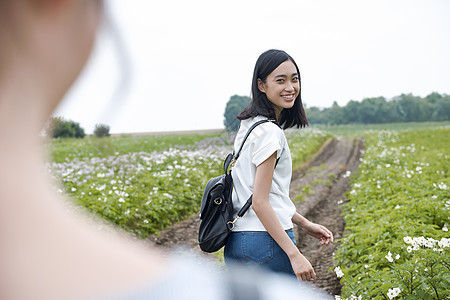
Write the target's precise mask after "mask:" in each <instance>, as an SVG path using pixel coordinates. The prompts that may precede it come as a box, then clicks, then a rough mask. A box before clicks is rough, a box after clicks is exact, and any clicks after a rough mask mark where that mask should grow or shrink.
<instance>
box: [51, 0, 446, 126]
mask: <svg viewBox="0 0 450 300" xmlns="http://www.w3.org/2000/svg"><path fill="white" fill-rule="evenodd" d="M107 5H108V15H109V17H110V19H112V21H113V23H114V24H115V26H116V27H117V29H116V32H118V33H119V34H120V35H121V37H122V44H121V45H122V47H124V48H125V51H126V56H125V59H126V60H127V61H128V62H126V63H125V66H126V67H125V68H123V67H121V63H120V62H121V59H122V58H123V56H120V55H117V52H118V51H117V49H118V48H120V47H117V46H116V44H115V43H114V42H113V36H112V35H111V34H110V32H111V31H113V28H111V27H108V28H109V30H108V29H106V30H103V31H102V32H101V34H100V38H99V40H98V43H97V45H96V47H95V49H94V52H93V54H92V57H91V59H90V61H89V63H88V65H87V67H86V68H85V70H84V71H83V73H82V76H80V78H79V80H78V81H77V82H76V84H75V85H74V86H73V88H72V89H71V90H70V91H69V93H68V95H67V96H66V98H65V100H64V101H63V103H62V104H61V105H60V107H59V108H58V109H57V111H56V112H55V115H57V116H63V117H65V118H66V119H69V120H73V121H76V122H79V123H80V124H81V126H82V127H83V128H85V130H86V132H87V133H91V132H92V131H93V129H94V126H95V124H97V123H106V124H108V125H110V126H111V132H112V133H130V132H149V131H174V130H196V129H215V128H223V113H224V110H225V105H226V103H227V101H228V100H229V98H230V97H231V96H232V95H235V94H238V95H245V96H249V94H250V85H251V79H252V73H253V67H254V64H255V62H256V60H257V58H258V56H259V55H260V54H261V53H262V52H264V51H265V50H268V49H271V48H275V49H282V50H285V51H286V52H288V53H289V54H290V55H291V56H292V57H293V58H294V59H295V60H296V62H297V64H298V66H299V68H300V72H301V75H302V89H303V90H302V97H303V102H304V103H305V104H306V105H307V106H320V107H329V106H331V105H332V103H333V101H337V102H338V103H339V104H340V105H345V104H346V103H347V102H348V101H350V100H357V101H361V100H362V99H364V98H367V97H377V96H384V97H386V98H388V99H389V98H392V97H394V96H398V95H400V94H402V93H413V94H414V95H418V96H422V97H424V96H426V95H428V94H429V93H431V92H433V91H436V92H438V93H445V94H450V1H447V0H367V1H363V0H340V1H336V0H316V1H306V0H291V1H283V0H279V1H275V0H270V1H266V0H256V1H250V0H247V1H246V0H240V1H237V0H226V1H225V0H222V1H213V0H190V1H186V0H172V1H170V0H169V1H145V0H141V1H139V0H127V1H123V0H107ZM121 76H122V77H121ZM121 78H122V79H121ZM123 78H125V80H124V79H123ZM121 84H122V85H126V88H125V89H121V88H119V86H120V85H121Z"/></svg>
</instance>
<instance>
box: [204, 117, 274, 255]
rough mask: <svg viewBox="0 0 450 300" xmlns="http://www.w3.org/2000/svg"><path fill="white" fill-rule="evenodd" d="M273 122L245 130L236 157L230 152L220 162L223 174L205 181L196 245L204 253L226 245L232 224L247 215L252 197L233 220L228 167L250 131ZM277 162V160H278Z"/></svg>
mask: <svg viewBox="0 0 450 300" xmlns="http://www.w3.org/2000/svg"><path fill="white" fill-rule="evenodd" d="M266 122H274V123H275V124H277V123H276V122H275V121H274V120H261V121H258V122H256V123H255V124H253V125H252V126H251V127H250V128H249V129H248V131H247V134H246V135H245V137H244V140H243V141H242V144H241V147H240V148H239V150H238V152H237V153H236V154H234V151H233V153H229V154H228V156H227V157H226V159H225V161H224V163H223V170H224V173H225V174H224V175H221V176H218V177H215V178H212V179H210V180H209V181H208V183H207V184H206V187H205V191H204V193H203V197H202V203H201V206H200V228H199V231H198V244H199V246H200V248H201V249H202V250H203V251H205V252H209V253H211V252H216V251H218V250H219V249H220V248H222V247H223V246H225V244H226V243H227V240H228V237H229V236H230V233H231V231H232V230H233V229H234V223H235V222H236V221H237V220H238V219H239V218H242V216H243V215H244V214H245V213H246V212H247V210H248V209H249V208H250V206H251V205H252V197H253V195H252V196H250V198H249V199H248V200H247V202H246V203H245V204H244V206H242V208H241V209H240V210H239V212H238V214H237V216H236V218H234V219H233V202H232V199H231V198H232V197H231V195H232V192H233V178H232V177H231V169H230V168H229V167H230V165H231V166H233V165H234V163H235V162H236V160H237V159H238V158H239V155H240V154H241V150H242V148H243V147H244V143H245V141H246V140H247V138H248V136H249V135H250V133H251V132H252V130H253V129H254V128H255V127H256V126H258V125H260V124H263V123H266ZM277 162H278V161H277Z"/></svg>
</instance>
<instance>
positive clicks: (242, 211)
mask: <svg viewBox="0 0 450 300" xmlns="http://www.w3.org/2000/svg"><path fill="white" fill-rule="evenodd" d="M266 122H273V123H275V124H276V125H277V126H278V127H280V126H279V125H278V123H277V122H276V121H275V120H271V119H267V120H261V121H258V122H256V123H255V124H253V125H252V126H251V127H250V128H249V130H248V131H247V134H246V135H245V137H244V140H243V142H242V144H241V147H240V148H239V151H238V152H237V154H236V156H234V155H233V157H234V160H237V159H238V157H239V154H240V153H241V150H242V148H243V147H244V143H245V141H246V140H247V138H248V136H249V135H250V133H251V132H252V130H253V129H255V127H256V126H258V125H260V124H263V123H266ZM280 128H281V127H280ZM227 160H228V157H227V159H225V161H227ZM279 160H280V158H277V161H276V162H275V167H274V169H275V168H276V167H277V165H278V161H279ZM230 161H231V160H230ZM229 163H230V162H228V165H229ZM228 165H227V168H226V169H225V173H226V170H227V169H228ZM252 201H253V194H252V195H251V196H250V198H248V200H247V201H246V202H245V204H244V205H243V206H242V207H241V209H240V210H239V211H238V213H237V216H236V218H235V219H234V220H233V221H230V222H228V223H229V225H230V227H229V228H230V230H233V228H234V223H235V222H236V221H237V220H238V219H240V218H242V217H243V216H244V215H245V213H246V212H247V210H248V209H249V208H250V206H252Z"/></svg>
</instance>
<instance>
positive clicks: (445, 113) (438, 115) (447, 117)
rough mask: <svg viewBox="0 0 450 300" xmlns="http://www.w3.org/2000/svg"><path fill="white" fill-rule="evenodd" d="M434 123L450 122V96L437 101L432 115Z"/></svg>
mask: <svg viewBox="0 0 450 300" xmlns="http://www.w3.org/2000/svg"><path fill="white" fill-rule="evenodd" d="M432 120H433V121H450V95H444V96H443V97H442V98H440V99H439V100H437V101H436V105H435V106H434V111H433V114H432Z"/></svg>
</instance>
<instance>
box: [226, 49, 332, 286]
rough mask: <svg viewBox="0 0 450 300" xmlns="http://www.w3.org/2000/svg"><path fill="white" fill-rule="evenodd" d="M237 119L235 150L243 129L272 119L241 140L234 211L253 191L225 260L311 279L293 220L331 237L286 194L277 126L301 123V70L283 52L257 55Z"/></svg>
mask: <svg viewBox="0 0 450 300" xmlns="http://www.w3.org/2000/svg"><path fill="white" fill-rule="evenodd" d="M237 118H238V119H240V120H241V126H240V129H239V131H238V133H237V135H236V140H235V144H234V147H235V149H238V148H239V146H240V145H241V143H242V140H243V138H244V136H245V134H246V133H247V131H248V129H249V128H250V127H251V126H252V125H253V124H254V123H256V122H258V121H260V120H263V119H270V120H274V121H273V122H267V123H263V124H261V125H259V126H257V127H256V128H255V129H254V130H253V131H252V133H251V134H250V136H249V138H248V139H247V141H246V142H245V145H244V148H243V149H242V152H241V155H240V157H239V159H238V160H237V162H236V165H235V167H234V168H233V171H232V176H233V182H234V185H235V189H234V194H233V205H234V209H235V212H236V213H237V211H238V210H239V209H240V208H241V207H242V206H243V205H244V203H245V202H246V201H247V199H248V198H249V197H250V196H251V195H252V194H253V202H252V207H251V209H249V210H248V211H247V213H246V214H245V215H244V216H243V218H241V219H239V220H238V221H237V222H236V223H235V228H234V230H233V233H232V234H231V237H230V239H229V241H228V243H227V245H226V247H225V252H224V254H225V261H226V263H227V265H230V266H233V265H234V264H235V263H236V262H241V263H244V264H249V265H262V266H265V267H267V268H269V269H271V270H273V271H276V272H284V273H291V274H295V275H296V276H297V278H298V279H299V280H310V279H311V278H315V276H316V274H315V273H314V269H313V267H312V266H311V264H310V263H309V261H308V260H307V259H306V258H305V257H304V256H303V255H302V254H301V253H300V251H299V250H298V248H297V246H296V243H295V238H294V233H293V230H292V228H293V223H295V224H297V225H299V226H300V228H301V229H302V230H303V231H305V232H306V233H308V234H310V235H312V236H314V237H316V238H318V239H319V241H320V244H328V243H330V242H333V234H332V233H331V232H330V231H329V230H328V229H327V228H325V227H324V226H322V225H318V224H315V223H312V222H310V221H308V220H307V219H305V218H304V217H303V216H301V215H300V214H298V213H297V212H296V209H295V205H294V204H293V203H292V201H291V199H290V198H289V185H290V181H291V173H292V160H291V154H290V150H289V146H288V143H287V141H286V137H285V135H284V132H283V130H282V129H281V128H283V129H287V128H290V127H293V126H297V128H298V127H305V126H306V125H307V124H308V121H307V119H306V116H305V112H304V109H303V106H302V100H301V87H300V72H299V69H298V67H297V64H296V63H295V61H294V60H293V59H292V57H291V56H289V55H288V54H287V53H286V52H284V51H281V50H268V51H266V52H264V53H263V54H261V56H260V57H259V58H258V60H257V62H256V65H255V70H254V73H253V80H252V102H251V103H250V106H249V107H247V108H246V109H244V110H243V111H242V112H241V113H240V114H239V115H238V117H237Z"/></svg>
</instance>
